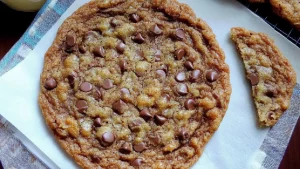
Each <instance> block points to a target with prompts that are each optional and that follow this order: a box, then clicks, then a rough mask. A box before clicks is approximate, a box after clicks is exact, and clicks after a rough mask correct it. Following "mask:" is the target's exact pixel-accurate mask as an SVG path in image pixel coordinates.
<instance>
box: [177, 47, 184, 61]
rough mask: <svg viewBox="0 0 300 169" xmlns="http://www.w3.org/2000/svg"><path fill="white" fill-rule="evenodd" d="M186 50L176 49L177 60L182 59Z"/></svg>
mask: <svg viewBox="0 0 300 169" xmlns="http://www.w3.org/2000/svg"><path fill="white" fill-rule="evenodd" d="M185 54H186V52H185V50H184V49H178V50H176V51H175V57H176V59H177V60H181V59H182V58H183V57H184V56H185Z"/></svg>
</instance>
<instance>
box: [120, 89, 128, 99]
mask: <svg viewBox="0 0 300 169" xmlns="http://www.w3.org/2000/svg"><path fill="white" fill-rule="evenodd" d="M126 95H130V92H129V90H128V89H127V88H122V89H121V97H125V96H126Z"/></svg>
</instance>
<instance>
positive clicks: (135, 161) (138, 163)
mask: <svg viewBox="0 0 300 169" xmlns="http://www.w3.org/2000/svg"><path fill="white" fill-rule="evenodd" d="M142 162H143V160H142V159H140V158H137V159H135V160H133V161H131V162H130V164H131V165H132V166H133V167H139V166H140V165H142Z"/></svg>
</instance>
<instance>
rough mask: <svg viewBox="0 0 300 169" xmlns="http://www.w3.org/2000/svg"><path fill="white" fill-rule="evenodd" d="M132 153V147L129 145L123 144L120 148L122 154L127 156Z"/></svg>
mask: <svg viewBox="0 0 300 169" xmlns="http://www.w3.org/2000/svg"><path fill="white" fill-rule="evenodd" d="M131 151H132V147H131V144H130V143H126V142H125V143H123V144H122V146H121V147H120V152H121V153H123V154H129V153H130V152H131Z"/></svg>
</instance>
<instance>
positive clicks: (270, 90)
mask: <svg viewBox="0 0 300 169" xmlns="http://www.w3.org/2000/svg"><path fill="white" fill-rule="evenodd" d="M266 95H267V96H268V97H274V96H276V95H277V91H276V90H275V89H274V88H271V87H270V88H267V91H266Z"/></svg>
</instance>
